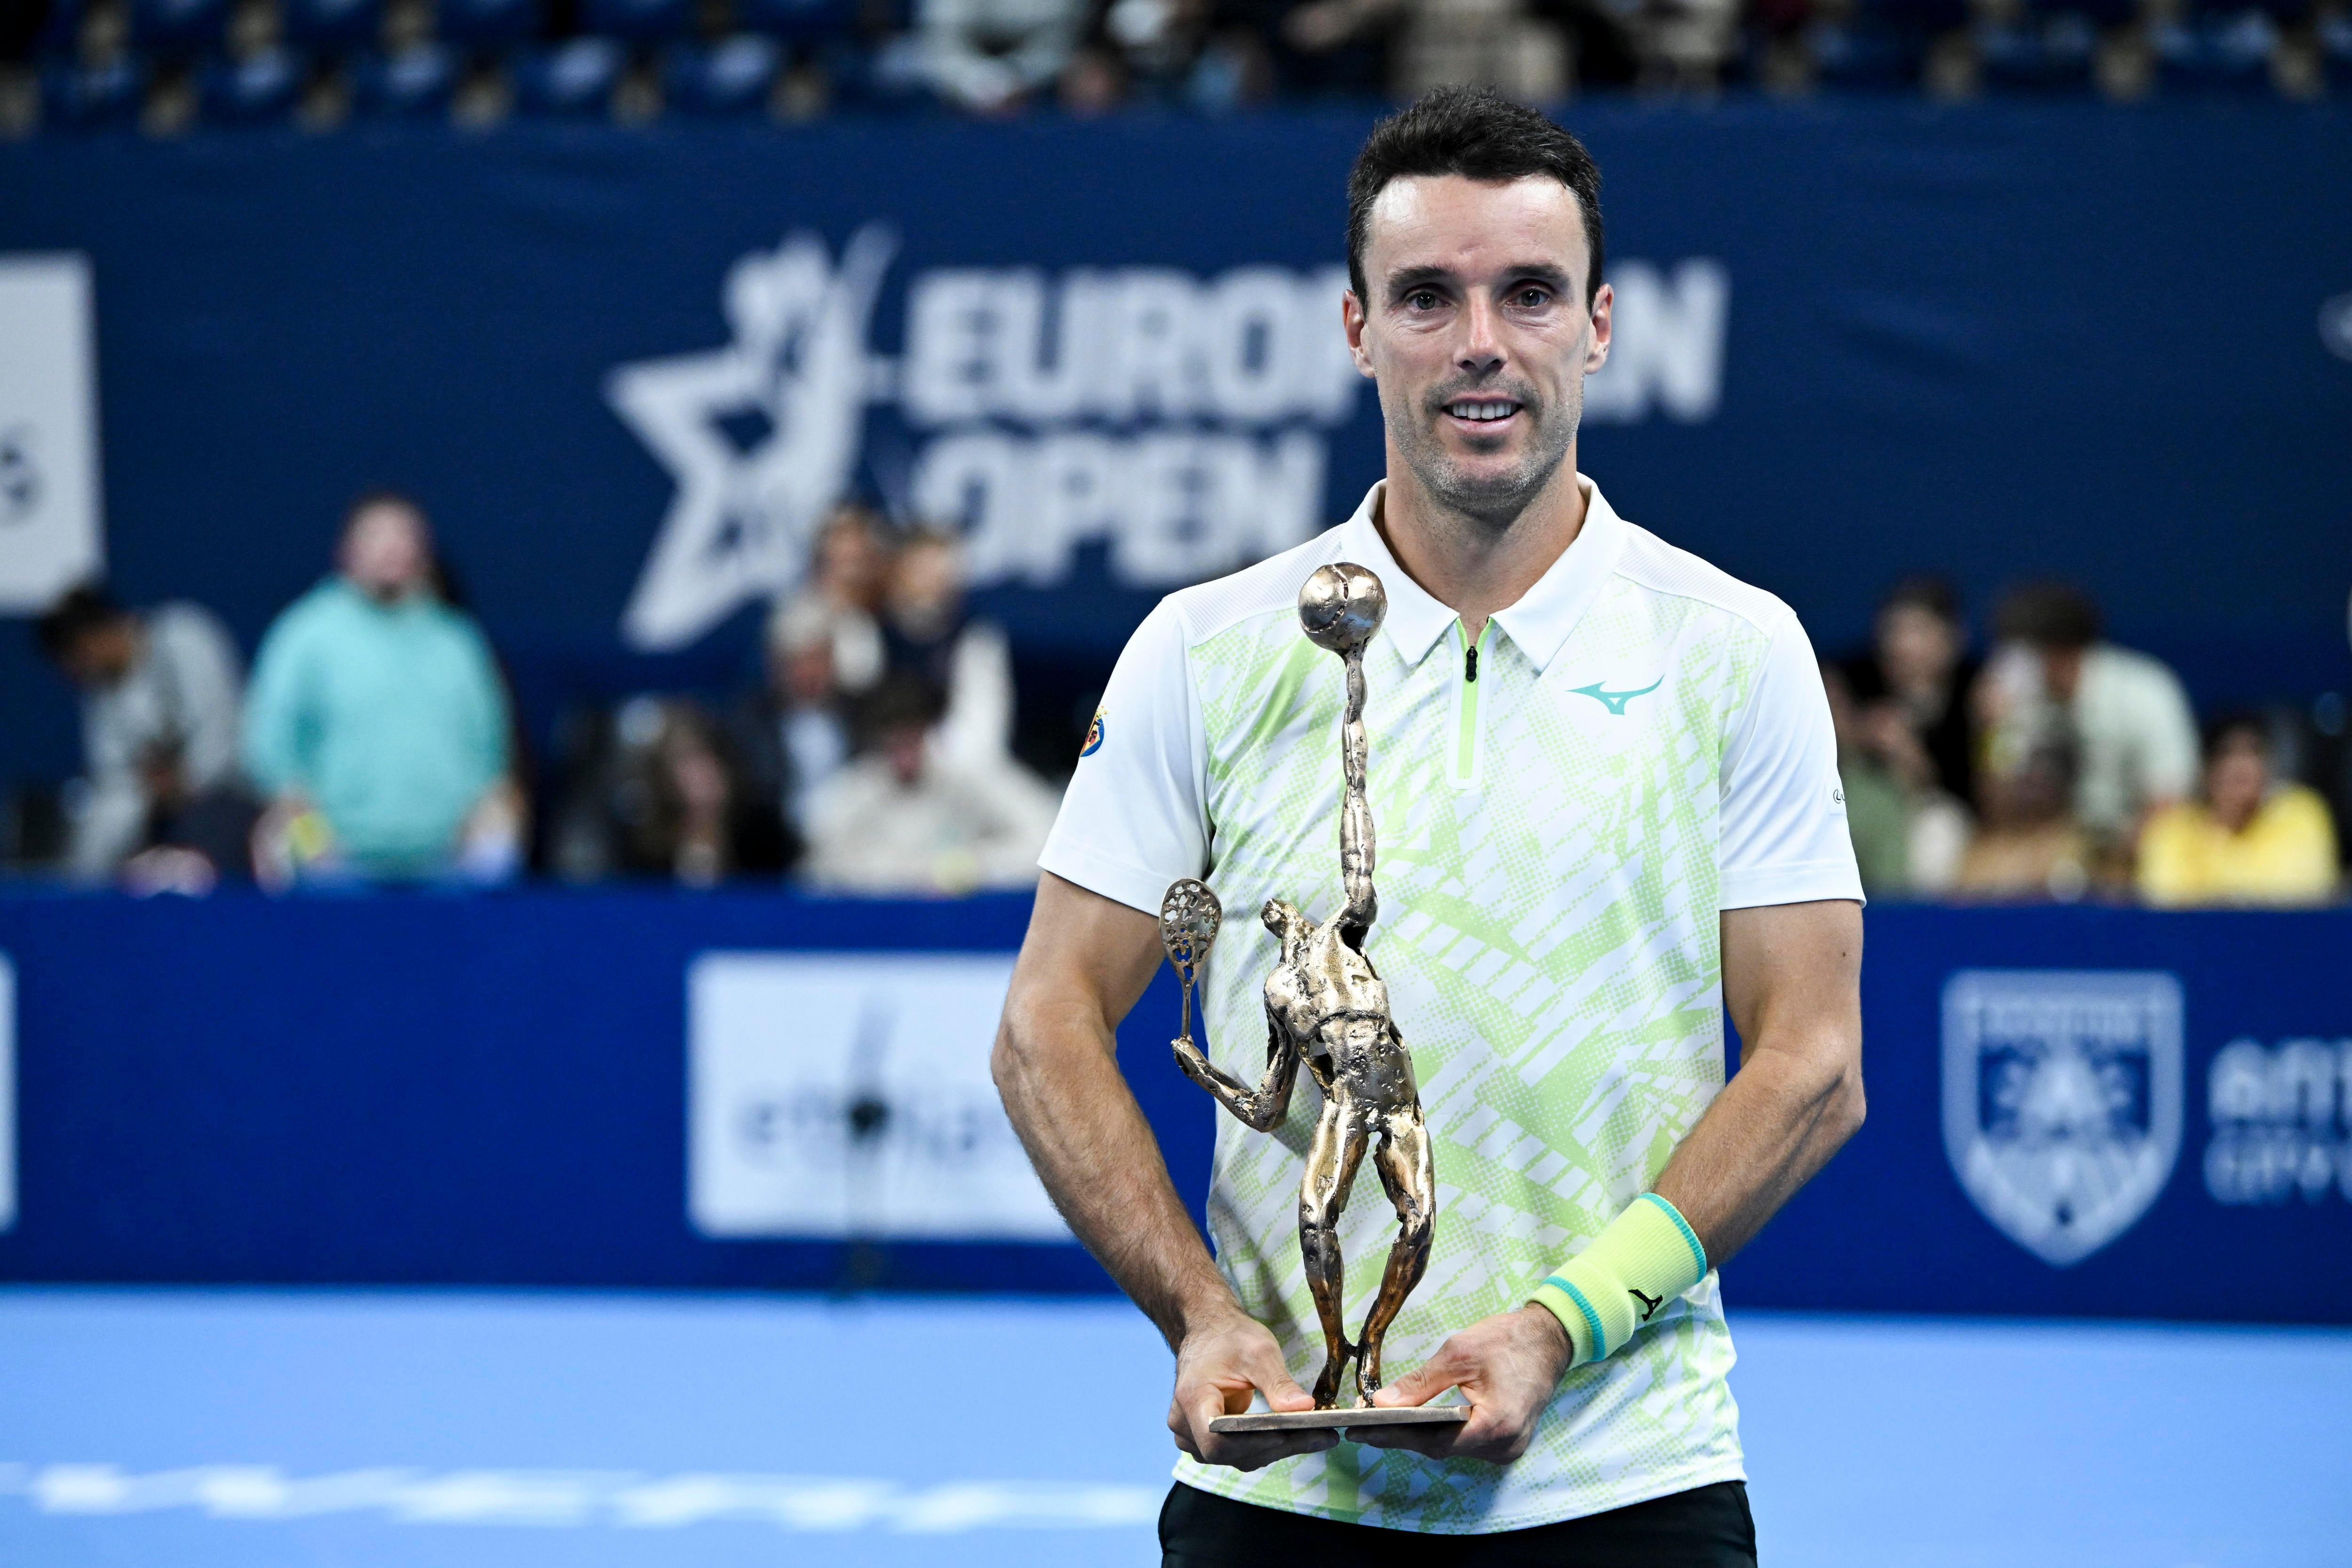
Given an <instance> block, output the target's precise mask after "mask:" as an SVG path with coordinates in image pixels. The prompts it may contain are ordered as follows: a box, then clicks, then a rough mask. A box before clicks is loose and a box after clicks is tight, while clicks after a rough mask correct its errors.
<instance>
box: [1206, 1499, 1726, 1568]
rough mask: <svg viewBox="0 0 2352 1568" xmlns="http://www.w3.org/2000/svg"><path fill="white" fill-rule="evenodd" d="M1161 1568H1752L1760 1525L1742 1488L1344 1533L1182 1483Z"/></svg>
mask: <svg viewBox="0 0 2352 1568" xmlns="http://www.w3.org/2000/svg"><path fill="white" fill-rule="evenodd" d="M1302 1563H1306V1564H1313V1563H1331V1564H1346V1568H1391V1564H1393V1565H1394V1568H1474V1565H1475V1568H1502V1565H1504V1564H1509V1565H1510V1568H1756V1521H1754V1520H1753V1519H1751V1518H1749V1517H1748V1484H1747V1483H1746V1482H1745V1481H1717V1482H1716V1483H1715V1484H1714V1485H1713V1486H1705V1487H1697V1488H1694V1489H1692V1490H1690V1491H1686V1492H1675V1493H1674V1494H1672V1495H1671V1496H1668V1497H1662V1498H1653V1499H1651V1500H1649V1501H1648V1502H1637V1503H1633V1504H1632V1505H1631V1506H1629V1507H1626V1508H1618V1509H1612V1510H1609V1511H1608V1512H1607V1513H1596V1514H1590V1515H1587V1516H1586V1517H1585V1518H1583V1519H1570V1520H1564V1521H1561V1522H1559V1523H1558V1524H1538V1525H1536V1526H1534V1527H1533V1528H1531V1529H1528V1530H1505V1531H1496V1533H1495V1534H1492V1535H1424V1534H1423V1533H1422V1532H1421V1531H1416V1530H1384V1529H1381V1528H1380V1527H1378V1526H1376V1525H1370V1524H1342V1523H1341V1522H1339V1521H1338V1520H1334V1519H1319V1518H1318V1517H1316V1516H1315V1515H1313V1514H1310V1513H1288V1512H1286V1511H1284V1510H1280V1509H1272V1508H1260V1507H1258V1506H1257V1505H1256V1504H1255V1503H1246V1502H1235V1501H1234V1500H1232V1499H1231V1498H1221V1497H1219V1496H1217V1495H1216V1494H1215V1493H1214V1492H1204V1491H1202V1490H1201V1489H1199V1488H1197V1487H1188V1486H1186V1485H1184V1484H1183V1483H1182V1482H1181V1481H1180V1482H1178V1483H1177V1484H1176V1485H1175V1486H1174V1487H1173V1488H1171V1489H1170V1491H1169V1493H1168V1500H1167V1501H1166V1502H1165V1503H1163V1504H1161V1505H1160V1568H1261V1565H1264V1568H1299V1565H1300V1564H1302Z"/></svg>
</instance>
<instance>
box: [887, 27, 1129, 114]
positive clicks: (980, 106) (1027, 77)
mask: <svg viewBox="0 0 2352 1568" xmlns="http://www.w3.org/2000/svg"><path fill="white" fill-rule="evenodd" d="M915 17H916V28H917V36H918V38H919V47H920V50H921V61H922V72H923V76H924V78H925V79H926V80H927V81H928V82H929V85H930V88H931V90H932V91H934V92H936V93H938V94H939V95H940V97H941V98H942V99H945V100H947V101H948V102H950V103H952V104H955V105H957V106H959V107H961V108H964V109H970V110H976V111H978V112H980V113H982V114H1000V113H1004V112H1006V111H1009V110H1014V109H1017V108H1019V107H1020V106H1021V104H1022V103H1023V101H1024V100H1026V99H1027V98H1028V97H1029V96H1030V95H1031V94H1032V93H1034V92H1035V91H1036V90H1037V89H1040V88H1042V87H1045V86H1047V85H1048V84H1050V83H1051V82H1052V81H1053V80H1054V79H1055V78H1056V77H1058V76H1059V75H1061V73H1062V70H1063V68H1064V67H1066V65H1068V64H1069V61H1070V54H1071V51H1072V50H1073V49H1074V48H1075V47H1076V44H1077V41H1078V37H1079V36H1080V34H1081V33H1082V32H1083V31H1084V30H1085V27H1086V22H1087V5H1086V3H1085V0H918V3H917V5H916V7H915Z"/></svg>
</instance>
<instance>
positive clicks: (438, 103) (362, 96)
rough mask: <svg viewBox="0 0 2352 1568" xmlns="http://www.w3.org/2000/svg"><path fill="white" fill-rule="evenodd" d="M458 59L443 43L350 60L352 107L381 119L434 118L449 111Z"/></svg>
mask: <svg viewBox="0 0 2352 1568" xmlns="http://www.w3.org/2000/svg"><path fill="white" fill-rule="evenodd" d="M457 66H458V62H457V56H456V55H455V53H454V52H453V51H452V50H451V49H450V48H449V47H447V46H446V45H442V44H420V45H417V46H415V47H413V48H406V49H402V50H399V51H398V52H396V53H394V54H367V55H362V56H361V57H359V58H357V59H355V60H354V61H352V68H351V79H352V108H353V110H355V111H357V112H358V113H360V114H362V115H367V116H370V117H373V118H375V119H382V120H437V119H439V118H441V117H442V116H444V115H446V114H447V113H448V112H449V100H450V97H451V95H452V94H453V93H454V92H455V91H456V90H457Z"/></svg>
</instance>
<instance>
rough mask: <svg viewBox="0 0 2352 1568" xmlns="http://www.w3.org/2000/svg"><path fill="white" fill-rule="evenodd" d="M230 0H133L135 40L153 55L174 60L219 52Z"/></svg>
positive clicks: (226, 23)
mask: <svg viewBox="0 0 2352 1568" xmlns="http://www.w3.org/2000/svg"><path fill="white" fill-rule="evenodd" d="M228 18H229V0H131V42H132V43H133V44H135V45H136V46H137V47H139V48H141V49H142V50H144V51H146V52H147V53H149V54H151V55H163V56H169V57H174V58H181V57H186V56H191V55H201V54H209V53H212V52H214V51H215V50H217V49H219V48H220V47H221V46H222V44H223V43H224V41H225V39H226V34H227V31H228Z"/></svg>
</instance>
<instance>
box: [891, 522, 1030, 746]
mask: <svg viewBox="0 0 2352 1568" xmlns="http://www.w3.org/2000/svg"><path fill="white" fill-rule="evenodd" d="M882 645H883V650H884V658H885V659H886V661H887V664H888V666H889V668H890V669H891V670H892V671H893V672H894V673H904V674H908V675H914V676H918V677H920V678H921V679H923V680H925V681H927V682H929V684H930V685H931V686H932V687H933V688H934V689H937V690H940V691H943V692H945V693H946V694H947V712H946V716H945V717H944V718H943V719H942V720H941V721H940V726H939V731H938V734H937V736H936V739H935V742H934V743H935V744H936V745H937V747H938V748H939V750H940V754H941V755H942V756H945V757H947V758H948V759H950V761H953V762H955V763H959V764H961V766H964V767H966V768H972V769H987V768H994V767H998V766H1002V765H1006V764H1009V763H1010V760H1011V756H1012V747H1013V649H1012V646H1011V645H1010V644H1009V643H1008V642H1007V641H1006V640H1005V637H1004V633H1003V631H1002V630H1001V629H999V628H998V627H997V626H993V625H992V624H991V623H989V622H986V621H981V620H974V619H973V618H971V616H970V615H969V613H968V612H967V611H966V609H965V606H964V582H963V552H962V549H961V546H960V545H959V544H958V543H957V542H956V540H955V538H954V537H953V536H952V535H950V534H946V533H917V534H915V535H914V536H912V537H911V538H909V539H908V541H907V542H905V543H904V544H902V545H900V546H899V548H898V558H897V559H896V560H895V561H893V562H892V563H891V564H890V571H889V578H888V587H887V589H886V590H885V593H884V596H883V619H882Z"/></svg>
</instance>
